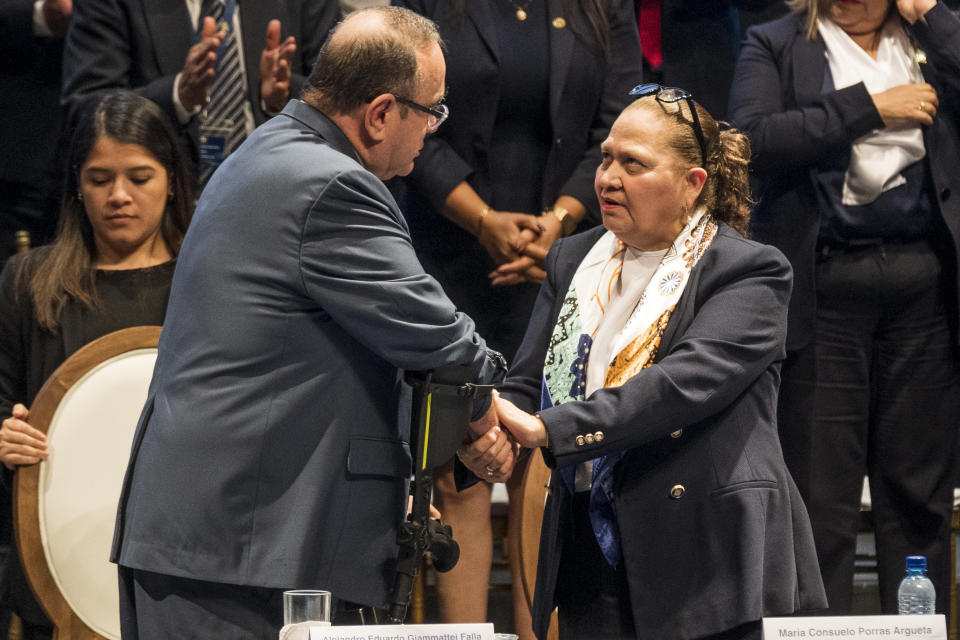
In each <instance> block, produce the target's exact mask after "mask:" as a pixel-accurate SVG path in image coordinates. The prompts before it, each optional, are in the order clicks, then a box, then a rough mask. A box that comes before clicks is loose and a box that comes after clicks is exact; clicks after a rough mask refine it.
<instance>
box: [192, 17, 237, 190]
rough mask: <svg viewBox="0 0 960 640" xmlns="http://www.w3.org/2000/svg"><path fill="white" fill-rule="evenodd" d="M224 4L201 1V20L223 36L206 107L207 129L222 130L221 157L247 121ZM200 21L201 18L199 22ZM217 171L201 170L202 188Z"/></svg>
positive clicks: (234, 41)
mask: <svg viewBox="0 0 960 640" xmlns="http://www.w3.org/2000/svg"><path fill="white" fill-rule="evenodd" d="M224 5H225V2H224V0H204V2H203V9H202V10H201V14H200V15H201V16H210V17H212V18H213V19H214V20H215V21H216V23H217V29H218V31H224V30H225V33H226V36H225V37H224V39H223V42H222V43H221V45H220V49H219V50H218V51H217V66H216V70H215V72H214V76H213V84H212V85H211V87H210V102H209V103H208V104H207V107H206V120H205V121H204V122H205V123H206V124H207V125H211V126H215V127H224V128H225V132H224V136H225V138H226V139H225V141H224V149H223V157H224V158H226V157H227V156H228V155H230V153H231V152H232V151H233V150H234V149H236V148H237V147H238V146H240V143H241V142H243V139H244V138H245V137H246V135H247V131H246V119H245V118H244V114H243V101H244V99H245V93H246V85H245V83H244V81H243V73H242V71H241V68H240V47H239V45H238V43H237V37H236V34H235V33H234V29H233V16H230V24H229V25H224V24H223V22H224V16H223V12H224ZM202 21H203V18H202V17H201V22H202ZM215 168H216V167H213V166H210V165H204V166H203V167H202V170H201V175H200V181H201V185H203V184H206V183H207V180H209V179H210V176H211V175H212V174H213V170H214V169H215Z"/></svg>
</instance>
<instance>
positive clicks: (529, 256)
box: [490, 215, 562, 287]
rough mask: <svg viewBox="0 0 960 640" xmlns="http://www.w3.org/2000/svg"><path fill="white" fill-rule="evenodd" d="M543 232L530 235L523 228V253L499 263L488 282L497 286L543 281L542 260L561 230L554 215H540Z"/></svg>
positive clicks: (545, 274) (544, 272)
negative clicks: (514, 258) (513, 258)
mask: <svg viewBox="0 0 960 640" xmlns="http://www.w3.org/2000/svg"><path fill="white" fill-rule="evenodd" d="M539 220H540V221H541V222H540V224H541V227H542V229H543V232H542V233H541V234H540V235H539V236H532V235H528V234H530V232H529V231H527V230H524V231H523V232H522V234H521V240H522V241H524V242H525V244H526V246H525V247H524V248H523V255H521V256H520V257H519V258H517V259H516V260H512V261H510V262H507V263H505V264H501V265H500V266H499V267H497V268H496V269H495V270H494V271H492V272H491V273H490V284H491V285H493V286H495V287H499V286H506V285H511V284H519V283H521V282H537V283H540V282H543V279H544V278H546V277H547V272H546V271H544V270H543V266H544V261H545V260H546V258H547V252H548V251H550V247H551V246H553V243H554V242H556V240H557V238H559V237H560V232H561V231H562V229H561V227H560V221H559V220H557V219H556V217H555V216H552V215H550V216H540V218H539Z"/></svg>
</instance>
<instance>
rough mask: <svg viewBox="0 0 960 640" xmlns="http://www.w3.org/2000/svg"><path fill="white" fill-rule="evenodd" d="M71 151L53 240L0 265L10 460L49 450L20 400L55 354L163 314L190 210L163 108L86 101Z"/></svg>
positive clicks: (21, 607) (18, 583)
mask: <svg viewBox="0 0 960 640" xmlns="http://www.w3.org/2000/svg"><path fill="white" fill-rule="evenodd" d="M69 160H70V164H69V170H68V172H67V176H66V184H65V189H64V196H63V202H62V207H61V214H60V223H59V227H58V231H57V236H56V239H55V240H54V242H53V244H51V245H48V246H44V247H39V248H37V249H34V250H32V251H30V252H28V253H26V254H22V255H17V256H14V257H13V258H11V259H10V260H9V261H8V263H7V264H6V266H5V267H4V270H3V273H2V275H0V415H2V416H4V418H5V419H4V420H3V427H2V429H0V462H3V464H4V465H5V466H6V468H7V469H9V470H13V469H16V468H17V467H18V466H20V465H24V464H33V463H36V462H39V461H40V460H43V459H45V458H46V457H47V455H48V453H49V452H48V451H47V448H46V443H45V437H44V434H43V433H42V432H40V431H38V430H37V429H34V428H33V427H32V426H31V425H30V412H29V410H28V408H27V407H28V406H29V405H30V403H31V402H33V399H34V397H35V396H36V394H37V392H38V391H39V390H40V387H41V386H42V385H43V383H44V381H45V380H46V379H47V377H49V376H50V374H51V373H53V371H54V370H55V369H56V368H57V367H58V366H59V365H60V363H62V362H63V361H64V360H65V359H66V358H67V357H69V356H70V355H71V354H72V353H73V352H75V351H76V350H77V349H79V348H80V347H82V346H83V345H85V344H87V343H88V342H90V341H92V340H95V339H96V338H99V337H101V336H103V335H106V334H108V333H110V332H112V331H116V330H118V329H123V328H126V327H131V326H138V325H159V324H161V323H162V322H163V316H164V312H165V310H166V305H167V297H168V295H169V293H170V282H171V279H172V277H173V269H174V264H175V260H176V256H177V252H178V251H179V249H180V244H181V242H182V240H183V236H184V233H185V232H186V229H187V224H188V222H189V220H190V216H191V213H192V211H193V201H194V198H193V193H192V191H191V186H190V184H191V182H190V179H189V176H188V174H187V171H186V166H185V163H184V158H183V156H182V154H181V151H180V147H179V146H178V143H177V138H176V134H175V133H174V131H173V128H172V127H171V126H170V124H169V123H168V122H167V119H166V116H165V115H164V114H163V112H162V111H161V110H160V109H159V107H157V106H156V105H155V104H153V103H152V102H150V101H149V100H147V99H146V98H143V97H141V96H138V95H136V94H134V93H130V92H118V93H111V94H107V95H106V96H104V97H103V98H102V99H101V100H99V101H98V102H96V103H95V104H91V105H90V106H89V108H88V110H87V111H86V112H85V114H84V116H83V118H82V119H81V121H80V122H79V124H78V127H77V130H76V133H75V135H74V137H73V140H72V144H71V149H70V158H69ZM4 478H5V480H6V481H7V482H5V485H6V486H4V490H5V491H7V492H9V490H10V486H11V484H10V482H9V480H10V475H9V474H7V475H6V476H4ZM10 515H11V514H10V512H9V511H8V512H7V513H5V514H3V517H4V520H5V521H6V523H7V525H9V521H10ZM7 576H8V581H9V587H8V597H7V600H8V604H9V606H10V608H11V609H12V610H13V611H14V612H15V613H17V614H18V615H19V616H20V617H21V618H22V619H23V622H24V638H45V637H49V636H50V633H51V629H50V623H49V621H48V620H47V619H46V617H45V616H44V615H43V612H42V611H41V610H40V607H39V606H38V605H37V603H36V601H35V600H34V599H33V597H32V595H31V593H30V590H29V588H28V587H27V585H26V583H25V580H24V577H23V573H22V570H21V569H20V564H19V560H18V558H17V557H16V554H15V553H13V554H11V558H10V562H9V564H8V567H7Z"/></svg>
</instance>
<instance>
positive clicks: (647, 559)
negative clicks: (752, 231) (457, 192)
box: [496, 85, 824, 640]
mask: <svg viewBox="0 0 960 640" xmlns="http://www.w3.org/2000/svg"><path fill="white" fill-rule="evenodd" d="M637 90H638V92H639V95H641V96H646V97H641V98H640V99H638V100H637V101H636V102H635V103H633V104H632V105H631V106H630V107H628V108H627V109H626V110H625V111H624V112H623V114H621V116H620V117H619V118H618V119H617V121H616V122H615V123H614V125H613V127H612V128H611V130H610V136H609V137H608V138H607V140H606V141H605V142H604V143H603V162H602V164H601V165H600V167H599V168H598V169H597V172H596V192H597V196H598V198H599V200H600V204H601V211H602V215H603V225H604V227H605V229H599V228H598V229H593V230H590V231H588V232H586V233H583V234H580V235H577V236H574V237H572V238H569V239H565V240H563V241H560V242H558V243H557V244H556V245H555V247H554V248H553V249H551V251H550V253H549V255H548V257H547V274H548V275H547V279H546V280H545V281H544V283H543V286H542V287H541V290H540V294H539V297H538V298H537V305H536V308H535V310H534V313H533V317H532V319H531V321H530V326H529V327H528V329H527V333H526V335H525V336H524V340H523V345H522V346H521V348H520V353H519V354H518V356H517V361H516V362H515V363H514V364H513V366H512V367H511V368H510V371H509V374H508V377H507V380H506V381H505V382H504V384H503V385H502V387H501V393H502V396H500V397H499V398H498V399H497V401H496V404H497V413H498V415H499V418H500V421H501V425H503V426H506V428H508V429H509V430H510V432H511V433H512V434H513V435H514V436H515V437H516V438H517V440H518V442H520V443H521V444H522V445H524V446H536V447H541V448H542V449H541V450H542V451H543V454H544V460H545V461H546V463H547V465H548V466H549V467H551V468H552V469H553V473H552V475H551V477H550V485H549V494H548V497H547V504H546V509H545V513H544V519H543V530H542V534H541V538H540V556H539V564H538V567H537V583H536V589H535V596H534V611H533V617H534V629H535V630H536V632H537V636H538V637H539V638H546V633H547V627H548V625H549V622H550V615H551V612H552V611H553V609H554V607H556V608H557V610H558V614H559V631H560V638H563V639H564V640H601V639H607V638H610V639H616V640H625V639H626V638H637V639H638V640H639V639H647V638H671V639H673V640H688V639H690V640H692V639H694V638H695V639H697V640H705V639H710V640H721V639H722V640H748V639H749V640H754V639H757V640H758V639H759V638H760V633H761V630H760V619H761V618H762V617H764V616H777V615H789V614H792V613H794V612H796V611H800V610H805V609H816V608H819V607H822V606H824V597H823V587H822V585H821V582H820V576H819V573H818V571H817V560H816V555H815V554H814V549H813V538H812V535H811V532H810V524H809V521H808V519H807V514H806V511H805V510H804V507H803V502H802V500H801V499H800V495H799V493H798V492H797V488H796V486H795V485H794V483H793V481H792V480H791V478H790V474H789V473H788V471H787V468H786V465H785V464H784V461H783V456H782V454H781V451H780V444H779V441H778V439H777V423H776V405H777V386H778V384H779V381H780V362H781V360H782V358H783V357H784V355H785V349H784V341H785V337H786V321H787V300H788V299H789V297H790V281H791V275H790V267H789V265H788V264H787V261H786V259H785V258H784V256H783V255H782V254H781V253H780V252H779V251H777V250H776V249H774V248H773V247H769V246H766V245H762V244H759V243H757V242H753V241H751V240H747V239H745V238H744V237H743V236H742V235H741V232H742V231H744V230H745V227H746V224H747V220H748V217H749V211H750V207H749V192H750V190H749V186H748V183H747V180H748V178H747V169H746V166H747V161H748V159H749V154H750V151H749V145H748V144H747V142H746V137H745V136H744V135H743V134H742V133H739V132H736V131H730V130H724V131H720V130H719V128H718V125H717V123H716V121H715V120H714V119H713V118H712V117H711V116H710V114H708V113H707V112H706V110H704V109H703V108H702V107H700V106H699V105H696V104H695V103H694V102H693V101H692V100H685V99H682V98H681V99H680V101H679V102H678V101H677V94H676V93H675V92H673V91H672V90H671V89H666V90H664V89H662V88H659V87H658V85H644V86H643V87H637ZM694 107H695V108H696V109H697V111H696V113H697V114H698V116H697V119H694V118H693V117H692V115H691V111H690V109H691V108H694ZM698 138H701V141H700V143H699V144H698ZM604 231H606V233H605V232H604ZM577 371H579V372H580V373H579V374H578V373H576V372H577Z"/></svg>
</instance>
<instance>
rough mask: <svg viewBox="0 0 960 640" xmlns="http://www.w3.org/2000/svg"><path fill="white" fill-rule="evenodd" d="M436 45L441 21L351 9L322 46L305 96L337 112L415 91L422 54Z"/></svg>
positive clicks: (392, 10) (397, 11)
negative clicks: (372, 100)
mask: <svg viewBox="0 0 960 640" xmlns="http://www.w3.org/2000/svg"><path fill="white" fill-rule="evenodd" d="M437 43H440V33H439V32H438V31H437V25H436V24H434V23H433V22H432V21H431V20H428V19H427V18H424V17H423V16H420V15H419V14H416V13H414V12H413V11H410V10H408V9H403V8H401V7H374V8H371V9H364V10H361V11H356V12H354V13H351V14H350V15H349V16H347V17H346V18H345V19H344V20H343V21H342V22H341V23H340V24H339V25H337V27H336V28H335V29H334V30H333V31H332V32H331V33H330V35H329V37H328V38H327V41H326V42H325V43H324V45H323V47H322V48H321V49H320V55H319V56H318V57H317V61H316V63H315V64H314V67H313V71H312V73H311V74H310V78H309V80H308V83H307V86H306V87H305V88H304V91H303V97H304V99H305V100H306V101H307V102H309V103H310V104H313V105H314V106H315V107H316V108H318V109H319V110H320V111H322V112H324V113H326V114H327V115H337V114H345V113H348V112H351V111H353V110H354V109H356V108H357V107H360V106H361V105H363V104H364V103H367V102H369V101H370V100H371V99H373V98H374V97H376V96H378V95H381V94H384V93H392V94H394V95H399V96H411V95H414V93H415V92H416V88H417V80H418V72H419V69H418V65H417V53H418V51H423V50H424V49H427V48H429V47H431V46H432V45H434V44H437Z"/></svg>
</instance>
